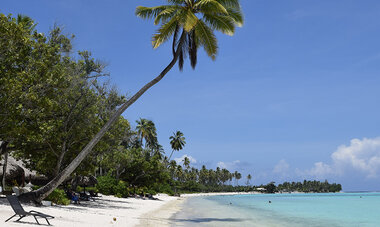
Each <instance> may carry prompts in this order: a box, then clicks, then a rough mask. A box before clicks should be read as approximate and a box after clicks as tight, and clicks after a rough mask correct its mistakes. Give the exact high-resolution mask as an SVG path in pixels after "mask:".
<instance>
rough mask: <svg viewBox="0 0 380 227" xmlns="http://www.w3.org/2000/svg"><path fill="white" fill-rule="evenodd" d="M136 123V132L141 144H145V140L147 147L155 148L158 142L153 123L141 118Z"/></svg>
mask: <svg viewBox="0 0 380 227" xmlns="http://www.w3.org/2000/svg"><path fill="white" fill-rule="evenodd" d="M136 123H137V126H136V131H137V135H138V137H139V138H140V143H141V144H143V139H144V140H145V146H149V147H154V146H155V142H156V140H157V139H156V138H157V132H156V126H155V125H154V123H153V121H151V120H147V119H143V118H140V120H137V121H136Z"/></svg>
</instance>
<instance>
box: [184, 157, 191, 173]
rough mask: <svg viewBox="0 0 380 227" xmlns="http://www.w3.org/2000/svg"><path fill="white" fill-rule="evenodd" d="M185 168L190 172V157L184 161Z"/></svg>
mask: <svg viewBox="0 0 380 227" xmlns="http://www.w3.org/2000/svg"><path fill="white" fill-rule="evenodd" d="M183 166H184V167H185V168H186V169H187V170H188V169H190V159H189V158H188V157H185V158H184V159H183Z"/></svg>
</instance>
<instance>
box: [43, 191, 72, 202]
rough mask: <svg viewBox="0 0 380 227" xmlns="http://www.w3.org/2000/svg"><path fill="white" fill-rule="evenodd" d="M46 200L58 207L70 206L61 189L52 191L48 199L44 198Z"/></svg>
mask: <svg viewBox="0 0 380 227" xmlns="http://www.w3.org/2000/svg"><path fill="white" fill-rule="evenodd" d="M46 200H48V201H51V202H53V203H55V204H59V205H69V204H70V200H69V199H68V198H67V197H66V193H65V191H63V190H62V189H54V191H53V192H52V193H50V195H49V196H48V197H46Z"/></svg>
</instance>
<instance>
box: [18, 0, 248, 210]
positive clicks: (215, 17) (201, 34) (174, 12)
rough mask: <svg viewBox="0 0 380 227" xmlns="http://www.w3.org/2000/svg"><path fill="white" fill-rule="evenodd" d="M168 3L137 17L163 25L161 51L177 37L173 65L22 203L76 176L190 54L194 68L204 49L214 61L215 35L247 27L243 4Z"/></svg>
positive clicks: (208, 0) (225, 0)
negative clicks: (122, 118) (100, 144)
mask: <svg viewBox="0 0 380 227" xmlns="http://www.w3.org/2000/svg"><path fill="white" fill-rule="evenodd" d="M167 2H168V5H162V6H156V7H143V6H139V7H137V8H136V12H135V13H136V15H137V16H138V17H140V18H143V19H151V18H154V24H156V25H158V24H161V27H160V28H159V29H158V31H157V33H156V34H154V35H153V41H152V45H153V47H154V48H157V47H159V46H160V45H161V44H163V43H164V42H166V41H168V40H169V38H170V37H173V43H172V52H173V58H172V60H171V61H170V63H169V64H168V65H167V66H166V67H165V68H164V70H162V71H161V73H160V74H159V75H158V76H157V77H155V78H154V79H153V80H151V81H150V82H149V83H147V84H145V85H144V86H143V87H142V88H141V89H140V90H139V91H138V92H137V93H135V94H134V95H133V96H132V97H131V98H129V99H128V100H127V101H126V102H125V103H124V104H123V105H121V106H120V107H119V109H118V110H117V111H115V113H114V114H113V115H112V116H111V117H110V118H109V120H108V121H107V123H106V124H105V125H104V126H103V127H102V128H101V129H100V131H99V132H98V133H97V134H96V135H95V136H94V137H93V138H92V139H91V141H90V142H89V143H88V144H87V145H86V146H85V147H84V148H83V150H82V151H81V152H80V153H79V154H78V155H77V157H76V158H75V159H74V160H73V161H72V162H71V163H70V164H69V165H68V166H67V167H66V168H65V169H64V170H63V171H62V172H61V173H59V174H58V175H57V176H56V177H55V178H53V179H52V180H51V181H50V182H49V183H48V184H46V185H45V186H43V187H41V188H40V189H38V190H36V191H34V192H33V193H24V194H22V196H21V197H20V199H22V200H24V201H31V200H33V201H35V202H38V203H39V202H41V201H42V200H43V199H44V198H45V197H46V196H48V195H49V194H50V193H51V192H52V191H53V190H54V189H55V188H57V187H58V185H60V184H61V183H62V182H63V181H64V180H65V179H66V178H67V177H68V176H69V175H70V174H71V173H73V172H74V170H75V169H76V168H77V167H78V166H79V164H80V163H81V162H82V161H83V160H84V159H85V158H86V157H87V155H88V154H90V153H91V151H92V149H93V147H94V146H95V145H96V144H97V143H98V142H99V141H100V139H101V138H102V137H103V136H104V134H105V133H106V132H107V131H108V130H109V129H110V128H111V126H112V125H113V124H114V122H115V121H117V120H118V119H119V117H120V116H121V114H122V113H123V112H124V111H125V110H126V109H128V107H130V106H131V105H132V104H133V103H135V102H136V100H137V99H138V98H140V97H141V96H142V95H143V94H144V93H145V92H146V91H147V90H148V89H149V88H151V87H152V86H153V85H155V84H157V83H158V82H159V81H160V80H161V79H162V78H164V76H165V75H166V74H167V73H168V72H169V71H170V70H171V69H172V68H173V66H174V65H175V64H176V63H177V61H178V65H179V68H180V69H182V67H183V61H184V59H185V58H186V53H189V58H190V63H191V66H192V67H193V68H195V65H196V63H197V50H198V47H200V46H202V47H203V48H204V50H205V51H206V53H207V55H208V56H210V57H211V58H212V59H213V60H214V59H215V58H216V55H217V50H218V45H217V40H216V37H215V34H214V31H220V32H222V33H224V34H228V35H233V34H234V32H235V27H236V26H241V25H242V24H243V14H242V11H241V8H240V1H239V0H167ZM180 33H181V34H180ZM179 34H180V35H179Z"/></svg>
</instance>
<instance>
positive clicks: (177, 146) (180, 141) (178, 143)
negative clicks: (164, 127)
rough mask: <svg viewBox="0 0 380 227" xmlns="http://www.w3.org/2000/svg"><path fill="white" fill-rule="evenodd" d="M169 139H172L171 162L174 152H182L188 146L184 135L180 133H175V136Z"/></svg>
mask: <svg viewBox="0 0 380 227" xmlns="http://www.w3.org/2000/svg"><path fill="white" fill-rule="evenodd" d="M169 139H170V145H171V147H172V153H171V154H170V156H169V160H170V158H171V157H172V155H173V152H174V151H180V150H182V149H183V147H184V146H185V144H186V141H185V137H183V133H182V132H180V131H177V132H175V133H173V136H170V137H169Z"/></svg>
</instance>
